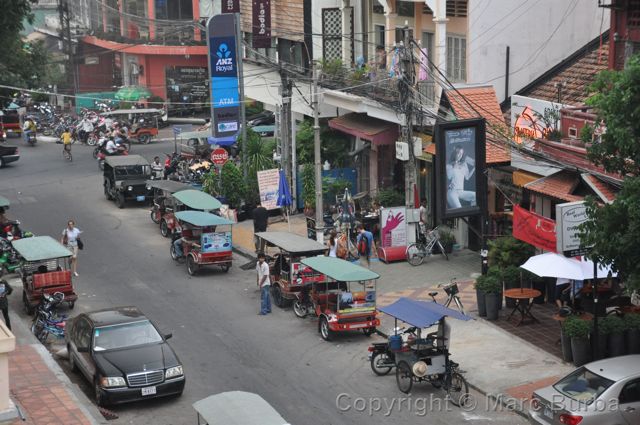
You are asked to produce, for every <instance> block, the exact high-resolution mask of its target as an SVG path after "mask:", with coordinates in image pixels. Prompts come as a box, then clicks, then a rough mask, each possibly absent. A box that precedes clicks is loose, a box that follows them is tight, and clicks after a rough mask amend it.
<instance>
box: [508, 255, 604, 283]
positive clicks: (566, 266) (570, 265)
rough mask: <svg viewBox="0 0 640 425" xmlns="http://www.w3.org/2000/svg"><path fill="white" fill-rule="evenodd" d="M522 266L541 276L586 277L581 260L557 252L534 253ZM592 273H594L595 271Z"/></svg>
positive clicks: (581, 278) (577, 278)
mask: <svg viewBox="0 0 640 425" xmlns="http://www.w3.org/2000/svg"><path fill="white" fill-rule="evenodd" d="M520 267H522V268H523V269H525V270H528V271H530V272H531V273H533V274H536V275H538V276H540V277H556V278H558V277H561V278H565V279H574V280H584V279H586V278H585V277H584V271H583V269H582V266H581V265H580V262H579V261H577V260H574V259H572V258H567V257H564V256H562V255H558V254H556V253H555V252H546V253H544V254H540V255H534V256H533V257H531V258H529V259H528V260H527V261H526V262H525V263H524V264H523V265H521V266H520ZM591 267H592V268H593V264H591ZM591 274H592V275H593V271H592V272H591Z"/></svg>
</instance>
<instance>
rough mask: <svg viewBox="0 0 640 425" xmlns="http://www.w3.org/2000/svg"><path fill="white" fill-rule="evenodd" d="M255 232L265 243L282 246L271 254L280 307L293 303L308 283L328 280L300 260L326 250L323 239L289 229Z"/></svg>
mask: <svg viewBox="0 0 640 425" xmlns="http://www.w3.org/2000/svg"><path fill="white" fill-rule="evenodd" d="M255 236H256V237H257V238H258V242H259V244H260V245H261V246H262V245H266V246H271V247H276V248H277V249H278V253H276V254H275V255H273V256H270V257H269V271H270V274H271V296H272V297H273V303H274V304H275V305H277V306H278V307H280V308H285V307H287V306H289V305H291V304H292V303H293V301H294V300H295V299H297V298H298V297H297V294H298V292H300V289H301V288H302V286H303V285H304V284H305V283H307V282H312V281H317V282H323V281H324V276H322V275H321V274H319V273H317V272H315V271H313V270H312V269H311V268H310V267H308V266H305V265H304V264H302V263H301V262H300V261H301V260H302V259H304V258H306V257H313V256H316V255H319V254H322V253H324V251H326V249H327V248H326V247H325V246H324V245H322V244H321V243H319V242H317V241H314V240H311V239H308V238H305V237H303V236H299V235H296V234H294V233H288V232H260V233H256V235H255Z"/></svg>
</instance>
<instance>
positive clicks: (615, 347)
mask: <svg viewBox="0 0 640 425" xmlns="http://www.w3.org/2000/svg"><path fill="white" fill-rule="evenodd" d="M602 327H603V328H605V329H606V330H607V346H608V351H609V357H617V356H623V355H624V354H625V347H624V339H625V338H624V331H625V328H626V325H625V323H624V321H623V320H622V317H619V316H615V315H612V316H607V317H605V318H604V319H603V320H602Z"/></svg>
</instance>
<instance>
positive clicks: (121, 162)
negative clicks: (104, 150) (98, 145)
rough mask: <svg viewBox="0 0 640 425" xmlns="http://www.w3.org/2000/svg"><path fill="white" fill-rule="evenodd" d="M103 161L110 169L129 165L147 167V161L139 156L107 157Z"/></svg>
mask: <svg viewBox="0 0 640 425" xmlns="http://www.w3.org/2000/svg"><path fill="white" fill-rule="evenodd" d="M104 161H105V162H106V163H107V164H109V165H110V166H112V167H126V166H130V165H149V161H147V160H146V159H144V158H143V157H141V156H140V155H118V156H107V157H106V158H105V159H104Z"/></svg>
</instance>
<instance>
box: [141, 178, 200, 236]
mask: <svg viewBox="0 0 640 425" xmlns="http://www.w3.org/2000/svg"><path fill="white" fill-rule="evenodd" d="M191 187H192V186H191V185H188V184H186V183H182V182H177V181H173V180H147V189H148V190H149V191H152V192H153V207H152V208H151V211H150V212H149V215H150V216H151V221H153V222H154V223H156V224H160V233H162V236H164V237H168V236H169V233H170V232H171V230H172V229H173V224H174V223H175V219H174V217H173V213H174V212H175V211H177V209H176V207H177V206H178V205H177V200H176V199H175V198H174V197H173V196H171V195H173V194H174V193H176V192H180V191H182V190H188V189H190V188H191ZM169 222H171V227H169V224H168V223H169Z"/></svg>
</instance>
